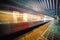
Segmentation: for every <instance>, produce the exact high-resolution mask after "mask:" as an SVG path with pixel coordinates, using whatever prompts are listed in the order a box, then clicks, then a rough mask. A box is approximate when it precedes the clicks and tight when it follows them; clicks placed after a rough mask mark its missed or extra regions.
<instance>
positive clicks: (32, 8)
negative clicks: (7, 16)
mask: <svg viewBox="0 0 60 40" xmlns="http://www.w3.org/2000/svg"><path fill="white" fill-rule="evenodd" d="M59 2H60V1H59V0H0V10H8V11H20V12H30V13H33V14H39V13H43V14H45V15H48V16H52V17H54V16H55V15H58V16H60V14H59V13H60V7H59Z"/></svg>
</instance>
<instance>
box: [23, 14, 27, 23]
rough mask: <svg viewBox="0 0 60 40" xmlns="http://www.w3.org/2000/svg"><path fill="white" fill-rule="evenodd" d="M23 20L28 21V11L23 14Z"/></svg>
mask: <svg viewBox="0 0 60 40" xmlns="http://www.w3.org/2000/svg"><path fill="white" fill-rule="evenodd" d="M23 20H24V21H25V22H27V13H24V14H23Z"/></svg>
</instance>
